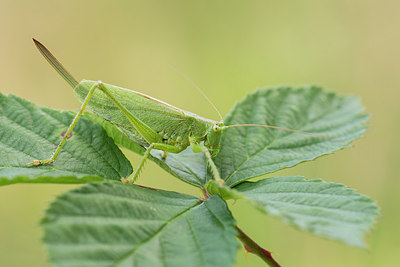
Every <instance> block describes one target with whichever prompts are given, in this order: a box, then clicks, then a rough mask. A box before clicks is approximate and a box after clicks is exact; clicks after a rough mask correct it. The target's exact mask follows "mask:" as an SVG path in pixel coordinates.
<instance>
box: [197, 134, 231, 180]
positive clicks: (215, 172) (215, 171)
mask: <svg viewBox="0 0 400 267" xmlns="http://www.w3.org/2000/svg"><path fill="white" fill-rule="evenodd" d="M189 140H190V147H191V148H192V150H193V152H195V153H198V152H203V153H204V155H205V156H206V159H207V164H208V166H209V167H210V170H211V172H212V174H213V176H214V179H215V181H217V183H219V184H221V185H223V184H225V181H224V180H222V179H221V176H220V175H219V171H218V168H217V166H215V163H214V161H213V160H212V157H211V154H210V151H208V149H207V148H206V147H205V146H202V145H201V144H199V143H198V142H196V141H194V140H193V139H191V138H189Z"/></svg>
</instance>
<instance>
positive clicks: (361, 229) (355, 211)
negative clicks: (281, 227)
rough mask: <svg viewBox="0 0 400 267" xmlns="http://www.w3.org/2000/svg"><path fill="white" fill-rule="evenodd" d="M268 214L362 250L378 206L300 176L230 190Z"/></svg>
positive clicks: (347, 191)
mask: <svg viewBox="0 0 400 267" xmlns="http://www.w3.org/2000/svg"><path fill="white" fill-rule="evenodd" d="M234 189H236V190H237V191H239V192H240V193H241V194H243V195H244V196H245V197H247V198H248V199H250V200H252V201H253V202H254V203H255V204H256V206H257V207H259V208H260V209H261V210H262V211H265V212H267V213H268V214H270V215H273V216H277V217H280V218H282V219H283V220H284V221H285V222H287V223H289V224H290V225H293V226H295V227H297V228H299V229H301V230H304V231H308V232H311V233H313V234H316V235H319V236H323V237H327V238H331V239H334V240H339V241H342V242H344V243H346V244H348V245H350V246H355V247H361V248H364V247H365V243H364V241H363V235H364V234H365V233H366V232H367V231H368V230H369V229H370V228H371V226H372V225H373V223H374V219H375V217H377V216H378V214H379V212H378V207H377V206H376V204H375V203H374V202H373V201H372V200H371V199H369V198H368V197H367V196H364V195H361V194H359V193H357V192H355V191H354V190H352V189H349V188H347V187H346V186H344V185H342V184H336V183H328V182H324V181H322V180H320V179H313V180H306V179H304V177H299V176H297V177H277V178H269V179H265V180H260V181H258V182H243V183H241V184H239V185H237V186H235V187H234Z"/></svg>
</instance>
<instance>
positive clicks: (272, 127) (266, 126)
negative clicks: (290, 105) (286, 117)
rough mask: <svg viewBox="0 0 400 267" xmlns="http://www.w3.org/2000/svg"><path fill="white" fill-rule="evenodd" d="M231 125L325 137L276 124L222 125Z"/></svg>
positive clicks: (229, 126)
mask: <svg viewBox="0 0 400 267" xmlns="http://www.w3.org/2000/svg"><path fill="white" fill-rule="evenodd" d="M233 127H264V128H271V129H278V130H284V131H289V132H295V133H302V134H307V135H311V136H315V137H324V138H327V137H326V136H322V135H319V134H314V133H308V132H303V131H299V130H293V129H289V128H284V127H278V126H271V125H263V124H235V125H228V126H224V129H227V128H233Z"/></svg>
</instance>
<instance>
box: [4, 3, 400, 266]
mask: <svg viewBox="0 0 400 267" xmlns="http://www.w3.org/2000/svg"><path fill="white" fill-rule="evenodd" d="M399 10H400V2H398V1H390V0H383V1H371V0H363V1H346V0H335V1H324V0H320V1H310V0H308V1H307V0H304V1H269V0H262V1H216V0H212V1H211V0H203V1H183V0H182V1H127V0H126V1H121V0H114V1H100V0H96V1H75V0H70V1H54V0H53V1H49V0H36V1H22V0H1V1H0V33H1V35H0V40H1V43H0V48H1V49H0V88H1V89H0V90H1V92H2V93H12V94H15V95H18V96H21V97H23V98H26V99H28V100H30V101H32V102H34V103H36V104H38V105H44V106H49V107H52V108H56V109H67V110H77V109H78V107H79V103H78V101H77V100H76V99H74V96H73V93H72V90H71V89H70V88H69V86H68V84H66V83H65V82H64V81H63V80H62V79H61V78H60V77H59V76H58V75H57V74H56V73H55V72H54V71H53V70H52V69H51V67H50V66H49V65H48V64H47V62H45V60H44V59H43V58H42V56H41V55H40V54H39V52H38V51H37V50H36V48H35V47H34V45H33V43H32V41H31V38H32V37H35V38H37V39H38V40H40V41H41V42H43V43H44V44H46V45H47V46H48V48H49V49H51V50H52V51H53V52H54V54H55V55H56V56H57V57H58V58H59V59H60V61H61V62H63V64H64V65H65V66H66V67H67V68H68V69H69V70H70V71H71V73H72V74H73V75H75V76H76V78H78V79H82V78H87V79H93V80H98V79H101V80H102V81H104V82H107V83H111V84H115V85H119V86H123V87H127V88H131V89H134V90H139V91H141V92H143V93H146V94H149V95H151V96H154V97H156V98H159V99H162V100H164V101H166V102H168V103H171V104H173V105H176V106H178V107H180V108H183V109H186V110H190V111H192V112H194V113H197V114H199V115H202V116H204V117H209V118H213V119H217V118H218V117H217V115H216V114H215V112H214V111H213V110H212V108H211V107H210V106H209V105H208V104H207V102H206V101H205V100H204V99H203V98H202V97H201V96H200V95H199V94H198V92H196V91H195V89H194V88H193V87H192V86H191V85H190V83H189V82H187V81H186V80H185V79H184V78H182V76H180V75H179V74H177V72H176V71H174V70H173V69H172V68H171V67H170V65H174V66H176V67H178V68H179V69H181V70H183V71H184V72H185V73H186V74H187V75H188V76H190V77H191V78H192V79H193V80H194V81H195V82H196V83H197V84H198V85H199V86H200V87H201V88H203V90H204V91H205V92H206V93H207V94H208V96H209V97H210V98H211V99H212V100H213V101H214V103H215V104H216V106H217V107H218V108H219V109H220V111H221V113H222V114H223V115H225V114H226V113H227V112H228V111H229V110H230V108H231V107H232V105H233V104H234V103H235V102H236V101H239V100H240V99H242V98H243V97H244V95H245V94H246V93H248V92H252V91H253V90H254V89H255V88H256V87H257V86H265V85H280V84H286V85H302V84H317V85H322V86H324V87H326V88H329V89H330V90H334V91H335V92H338V93H341V94H352V95H360V96H361V97H362V102H363V104H364V105H365V106H366V107H367V112H368V113H370V114H372V117H371V120H370V124H369V125H370V127H371V129H370V131H369V132H368V133H367V134H366V136H365V138H363V139H362V140H358V141H356V142H355V147H354V148H351V149H346V150H343V151H339V152H337V153H335V154H334V155H329V156H325V157H322V158H320V159H318V160H317V161H312V162H309V163H303V164H301V165H299V166H296V167H294V168H291V169H287V170H284V171H280V172H278V173H276V174H275V176H284V175H296V174H299V175H304V176H306V177H307V178H323V179H324V180H326V181H335V182H339V183H344V184H346V185H348V186H350V187H352V188H356V189H357V190H358V191H359V192H360V193H363V194H366V195H369V196H371V197H372V198H373V199H374V200H376V201H377V202H378V203H379V205H380V206H381V208H382V216H381V217H380V218H379V220H378V223H377V224H376V225H375V228H374V230H373V231H372V232H371V233H370V234H369V235H368V237H367V241H368V243H369V250H360V249H355V248H351V247H347V246H345V245H342V244H340V243H337V242H334V241H329V240H325V239H322V238H319V237H314V236H311V235H310V234H307V233H303V232H300V231H297V230H295V229H292V228H291V227H289V226H287V225H285V224H283V223H281V222H280V221H279V220H277V219H274V218H270V217H267V216H264V215H262V214H260V213H259V212H257V211H256V210H254V209H253V208H251V207H250V206H247V205H245V204H243V203H239V202H238V203H236V204H235V205H233V204H232V203H230V205H231V208H232V212H233V213H234V216H235V218H236V219H237V221H238V224H239V226H240V227H242V228H243V229H244V230H245V231H246V232H247V233H248V234H249V235H250V236H251V237H253V238H254V239H255V240H256V241H258V242H259V243H260V244H261V245H262V246H264V247H265V248H267V249H269V250H271V251H273V252H274V255H275V257H276V258H277V259H278V261H279V262H281V263H282V264H283V266H399V265H397V264H398V262H399V251H400V227H399V225H400V214H399V212H398V210H399V208H398V206H399V203H400V194H399V186H400V179H398V177H397V176H398V173H400V164H399V163H398V161H399V159H400V152H399V148H400V145H399V141H398V133H397V131H398V130H399V128H400V127H399V124H398V123H400V117H399V111H400V105H399V104H398V102H399V97H400V90H399V85H400V79H399V76H400V63H399V62H400V34H399V33H400V31H399V26H400V16H399ZM233 145H234V144H233ZM127 155H128V156H129V158H130V159H131V160H132V163H133V166H136V164H137V162H138V157H137V156H136V155H133V154H132V153H127ZM139 183H141V184H144V185H148V186H153V187H159V188H163V189H167V190H175V191H179V192H185V193H190V194H196V195H199V193H200V192H199V191H198V190H197V189H194V188H192V187H190V186H188V185H186V184H183V183H182V182H180V181H178V180H176V179H175V178H173V177H171V176H170V175H168V174H167V173H166V172H164V171H162V170H161V169H160V168H159V167H158V166H156V165H155V164H152V163H148V164H147V165H146V168H145V170H144V172H143V174H142V176H141V178H140V179H139ZM75 187H77V186H74V185H68V186H67V185H46V184H36V185H12V186H5V187H1V188H0V203H1V204H0V266H49V263H48V262H47V255H46V252H45V248H44V246H43V245H42V244H41V242H40V239H41V237H42V234H43V233H42V231H41V229H40V228H39V226H38V222H39V220H40V218H41V216H42V215H43V213H44V210H45V209H46V207H47V205H48V204H49V203H50V202H51V201H52V200H53V199H54V197H55V196H56V195H58V194H60V193H61V192H64V191H66V190H69V189H71V188H75ZM237 266H264V263H263V262H262V261H261V260H259V259H258V258H257V257H255V256H253V255H249V256H248V258H246V257H245V254H244V251H243V249H241V250H240V251H239V253H238V260H237Z"/></svg>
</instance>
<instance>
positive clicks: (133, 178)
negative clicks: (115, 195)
mask: <svg viewBox="0 0 400 267" xmlns="http://www.w3.org/2000/svg"><path fill="white" fill-rule="evenodd" d="M153 148H155V149H160V150H162V151H164V152H165V153H168V152H172V153H179V152H181V151H182V148H180V147H176V146H173V145H168V144H164V143H153V144H151V145H150V146H149V147H148V148H147V150H146V152H145V153H144V155H143V158H142V160H141V161H140V163H139V165H138V167H137V168H136V171H135V172H134V173H133V175H132V176H131V177H130V178H128V179H126V178H121V182H123V183H132V184H133V183H135V181H136V179H137V178H138V177H139V174H140V172H141V170H142V168H143V166H144V162H145V161H146V159H147V158H148V157H149V156H150V152H151V150H152V149H153Z"/></svg>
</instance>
